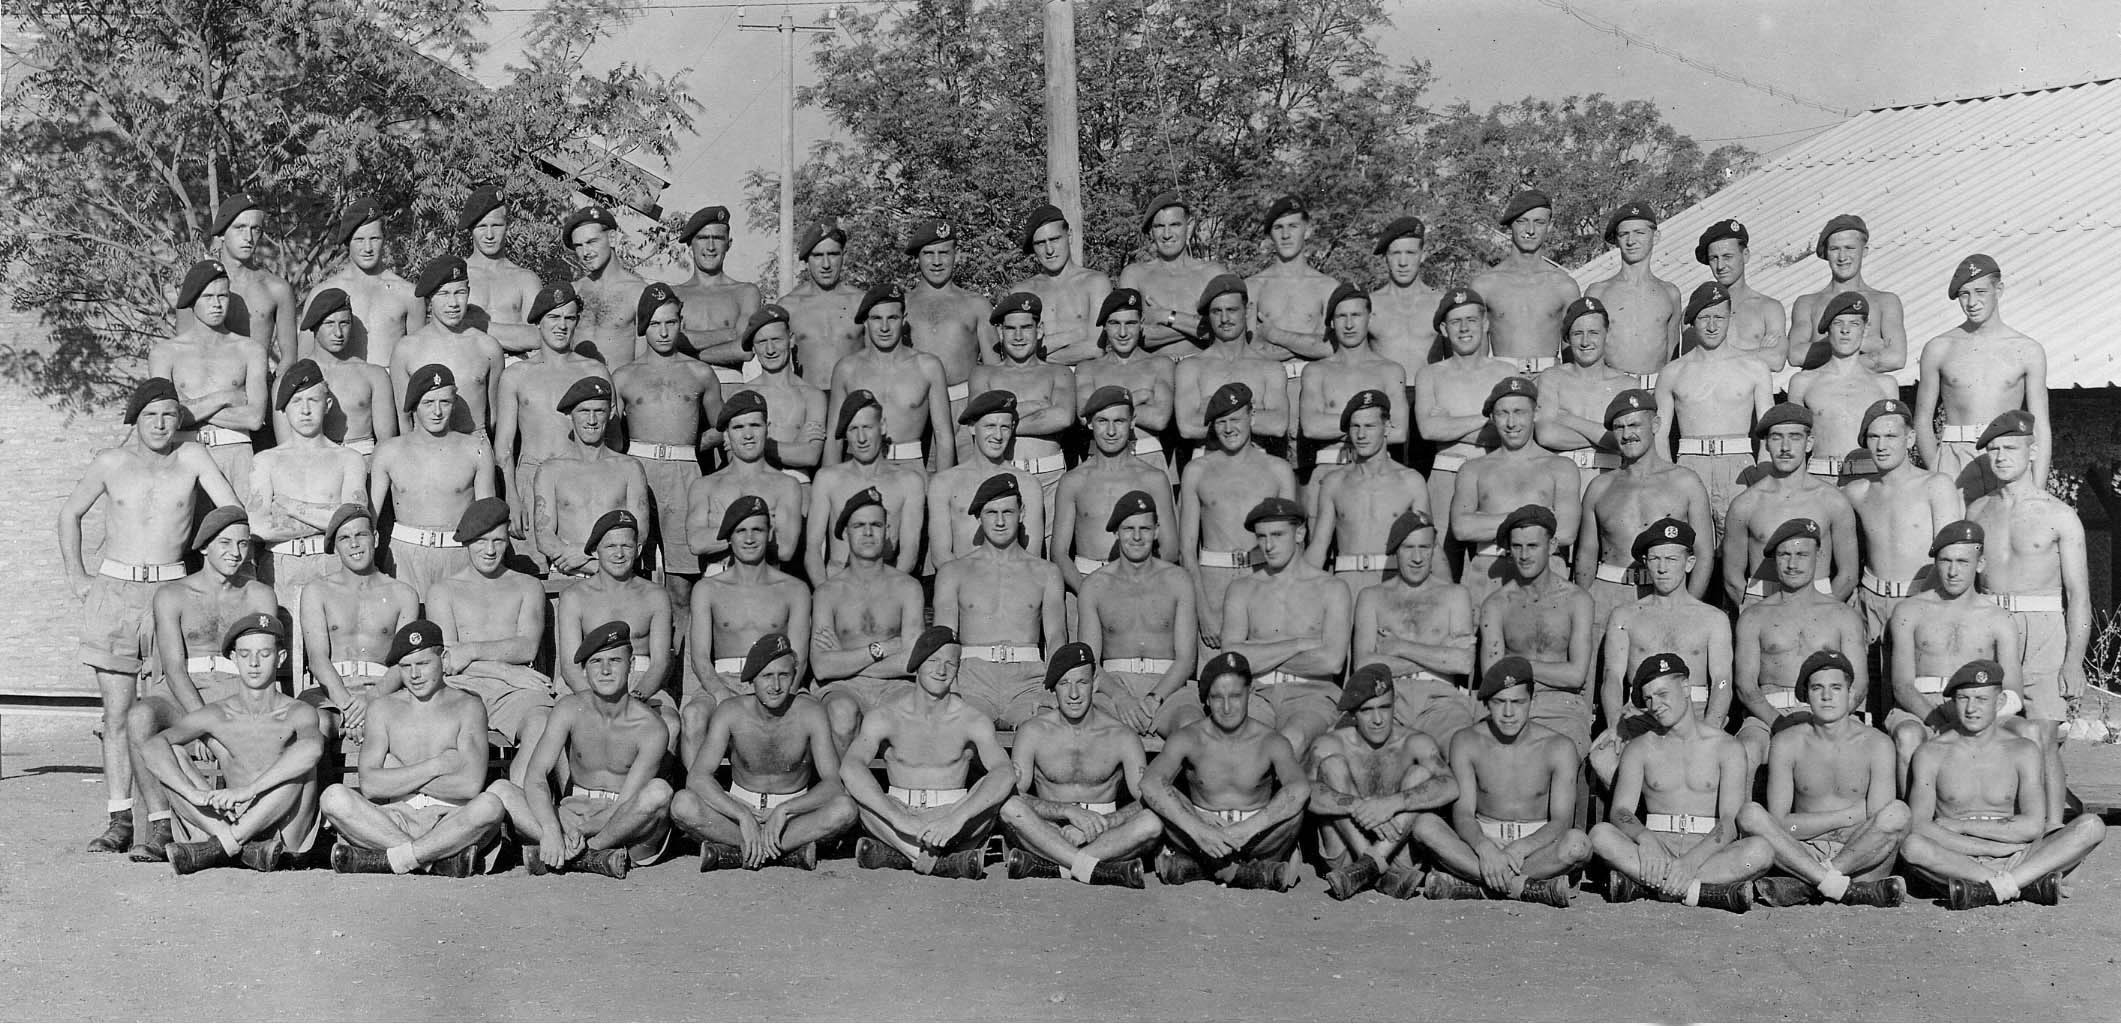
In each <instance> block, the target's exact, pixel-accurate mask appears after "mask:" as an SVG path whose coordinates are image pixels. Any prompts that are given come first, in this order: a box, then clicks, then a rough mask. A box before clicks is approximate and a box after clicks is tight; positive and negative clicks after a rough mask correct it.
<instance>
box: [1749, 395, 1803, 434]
mask: <svg viewBox="0 0 2121 1026" xmlns="http://www.w3.org/2000/svg"><path fill="white" fill-rule="evenodd" d="M1783 424H1802V425H1804V426H1805V427H1806V428H1810V427H1811V426H1812V411H1811V410H1808V409H1806V408H1804V407H1802V406H1799V405H1797V404H1796V403H1776V404H1775V405H1773V406H1770V407H1768V411H1767V412H1766V413H1763V414H1761V415H1760V423H1759V424H1758V425H1756V426H1755V427H1754V428H1753V434H1754V435H1756V436H1759V437H1763V438H1764V437H1766V436H1767V433H1768V431H1769V430H1771V429H1773V428H1775V427H1778V426H1780V425H1783Z"/></svg>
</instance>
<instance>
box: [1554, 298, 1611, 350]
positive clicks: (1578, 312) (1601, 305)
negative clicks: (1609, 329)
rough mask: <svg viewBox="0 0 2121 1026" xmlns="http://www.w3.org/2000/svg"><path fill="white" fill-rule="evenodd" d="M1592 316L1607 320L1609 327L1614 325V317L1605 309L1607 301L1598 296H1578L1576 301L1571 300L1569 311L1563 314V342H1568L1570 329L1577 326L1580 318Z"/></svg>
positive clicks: (1564, 311)
mask: <svg viewBox="0 0 2121 1026" xmlns="http://www.w3.org/2000/svg"><path fill="white" fill-rule="evenodd" d="M1592 314H1597V315H1598V316H1600V317H1603V318H1605V320H1606V324H1607V325H1609V326H1610V325H1611V324H1612V323H1613V315H1612V313H1611V312H1610V311H1608V310H1607V309H1606V308H1605V301H1604V300H1602V299H1599V298H1598V297H1597V296H1577V297H1576V298H1575V299H1574V300H1571V301H1570V302H1569V306H1568V309H1566V310H1563V311H1562V312H1561V337H1562V339H1563V341H1567V339H1568V337H1569V329H1571V328H1574V327H1575V326H1576V321H1577V319H1578V318H1582V317H1589V316H1590V315H1592Z"/></svg>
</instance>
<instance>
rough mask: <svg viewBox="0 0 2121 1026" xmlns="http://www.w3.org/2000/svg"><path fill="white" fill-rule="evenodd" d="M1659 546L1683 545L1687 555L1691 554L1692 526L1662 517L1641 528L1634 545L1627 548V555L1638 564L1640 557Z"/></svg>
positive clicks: (1681, 521)
mask: <svg viewBox="0 0 2121 1026" xmlns="http://www.w3.org/2000/svg"><path fill="white" fill-rule="evenodd" d="M1659 545H1684V546H1686V550H1687V551H1688V552H1689V553H1691V552H1693V551H1694V525H1692V524H1689V523H1687V522H1686V521H1684V520H1680V519H1678V518H1676V517H1664V518H1662V519H1660V520H1658V521H1657V522H1656V523H1653V524H1651V525H1650V526H1648V527H1645V528H1643V529H1642V533H1640V534H1637V535H1636V536H1635V543H1634V544H1633V545H1631V546H1629V548H1628V554H1629V555H1631V556H1633V557H1635V562H1637V563H1640V562H1642V557H1644V556H1646V555H1648V554H1649V552H1650V550H1651V549H1654V548H1656V547H1657V546H1659Z"/></svg>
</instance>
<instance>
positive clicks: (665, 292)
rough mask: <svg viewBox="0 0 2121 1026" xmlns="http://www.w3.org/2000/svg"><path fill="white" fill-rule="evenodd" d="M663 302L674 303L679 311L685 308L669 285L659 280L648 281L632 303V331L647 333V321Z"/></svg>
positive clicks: (653, 315) (683, 302)
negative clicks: (638, 297)
mask: <svg viewBox="0 0 2121 1026" xmlns="http://www.w3.org/2000/svg"><path fill="white" fill-rule="evenodd" d="M665 304H672V305H675V306H676V307H677V308H678V310H679V312H681V313H682V312H683V311H684V309H685V301H684V300H683V299H680V298H678V294H677V292H676V291H675V290H673V289H672V288H671V287H670V286H668V285H665V284H664V283H662V282H659V281H652V282H649V283H648V287H647V288H645V289H642V290H641V298H640V299H638V300H636V301H635V302H634V304H633V333H634V334H636V335H646V334H648V322H649V321H650V320H651V319H653V318H654V317H655V312H656V311H657V310H660V309H662V308H663V306H664V305H665Z"/></svg>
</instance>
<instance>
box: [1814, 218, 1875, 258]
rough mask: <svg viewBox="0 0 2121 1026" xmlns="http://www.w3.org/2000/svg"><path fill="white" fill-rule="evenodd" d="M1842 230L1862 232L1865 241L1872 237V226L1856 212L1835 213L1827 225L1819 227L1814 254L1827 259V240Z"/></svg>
mask: <svg viewBox="0 0 2121 1026" xmlns="http://www.w3.org/2000/svg"><path fill="white" fill-rule="evenodd" d="M1840 232H1862V233H1863V238H1864V241H1866V242H1868V241H1870V237H1871V226H1870V225H1867V224H1864V223H1863V218H1861V217H1858V216H1856V215H1855V214H1835V215H1834V216H1833V217H1832V218H1829V219H1828V220H1827V222H1826V227H1824V228H1821V229H1819V241H1818V242H1817V243H1814V244H1813V246H1812V255H1813V256H1815V257H1818V258H1819V259H1821V260H1824V259H1826V242H1827V240H1828V239H1831V238H1833V237H1834V236H1835V235H1836V234H1838V233H1840Z"/></svg>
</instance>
